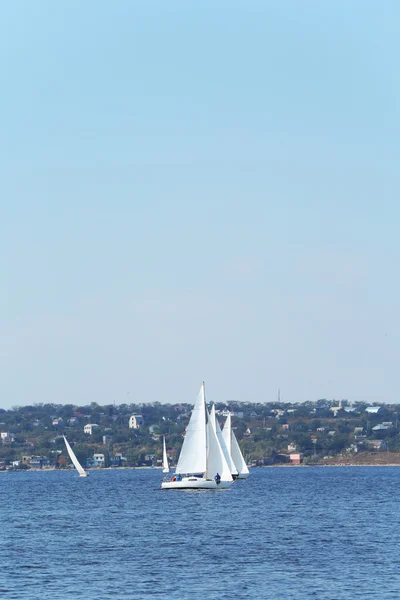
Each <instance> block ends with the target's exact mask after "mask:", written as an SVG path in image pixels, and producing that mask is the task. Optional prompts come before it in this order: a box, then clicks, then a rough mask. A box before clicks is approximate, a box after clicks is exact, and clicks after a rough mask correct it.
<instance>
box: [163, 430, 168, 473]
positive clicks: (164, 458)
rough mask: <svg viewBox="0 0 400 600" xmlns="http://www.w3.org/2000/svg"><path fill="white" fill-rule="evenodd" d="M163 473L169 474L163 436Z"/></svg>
mask: <svg viewBox="0 0 400 600" xmlns="http://www.w3.org/2000/svg"><path fill="white" fill-rule="evenodd" d="M163 473H169V465H168V457H167V448H166V446H165V435H164V442H163Z"/></svg>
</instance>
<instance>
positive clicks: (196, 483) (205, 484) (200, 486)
mask: <svg viewBox="0 0 400 600" xmlns="http://www.w3.org/2000/svg"><path fill="white" fill-rule="evenodd" d="M232 483H233V481H221V482H220V483H219V484H218V485H217V484H216V482H215V481H213V480H212V479H192V478H187V479H185V478H184V479H182V481H163V482H162V484H161V489H162V490H226V489H228V488H230V487H231V485H232Z"/></svg>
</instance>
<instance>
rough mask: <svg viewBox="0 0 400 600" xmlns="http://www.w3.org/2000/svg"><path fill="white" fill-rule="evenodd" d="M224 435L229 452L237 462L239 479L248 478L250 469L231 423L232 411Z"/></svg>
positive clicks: (227, 418)
mask: <svg viewBox="0 0 400 600" xmlns="http://www.w3.org/2000/svg"><path fill="white" fill-rule="evenodd" d="M222 437H223V438H224V441H225V445H226V447H227V449H228V452H229V454H230V456H231V458H232V460H233V462H234V464H235V467H236V471H237V473H238V475H237V478H238V479H247V478H248V476H249V475H250V472H249V469H248V467H247V465H246V462H245V460H244V458H243V454H242V452H241V450H240V448H239V444H238V441H237V439H236V436H235V433H234V431H233V429H232V425H231V413H229V414H228V416H227V417H226V421H225V425H224V428H223V430H222Z"/></svg>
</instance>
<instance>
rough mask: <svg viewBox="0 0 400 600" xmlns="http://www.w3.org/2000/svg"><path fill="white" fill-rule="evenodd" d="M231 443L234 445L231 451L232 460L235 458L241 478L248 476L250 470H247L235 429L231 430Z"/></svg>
mask: <svg viewBox="0 0 400 600" xmlns="http://www.w3.org/2000/svg"><path fill="white" fill-rule="evenodd" d="M231 443H232V450H231V452H232V458H233V462H234V463H235V465H236V468H237V470H238V474H239V477H240V476H241V475H248V474H249V469H248V468H247V465H246V463H245V460H244V458H243V454H242V452H241V450H240V448H239V444H238V441H237V439H236V436H235V434H234V432H233V429H231Z"/></svg>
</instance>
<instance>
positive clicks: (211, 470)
mask: <svg viewBox="0 0 400 600" xmlns="http://www.w3.org/2000/svg"><path fill="white" fill-rule="evenodd" d="M207 413H208V411H207ZM207 429H208V436H207V437H208V439H207V441H208V448H207V479H214V477H215V475H216V474H217V473H219V475H220V477H221V481H232V475H231V470H230V468H229V466H228V463H227V461H226V459H225V456H224V453H223V451H222V448H221V445H220V443H219V440H218V436H217V431H216V425H215V407H214V405H213V407H212V409H211V414H210V415H208V423H207Z"/></svg>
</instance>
